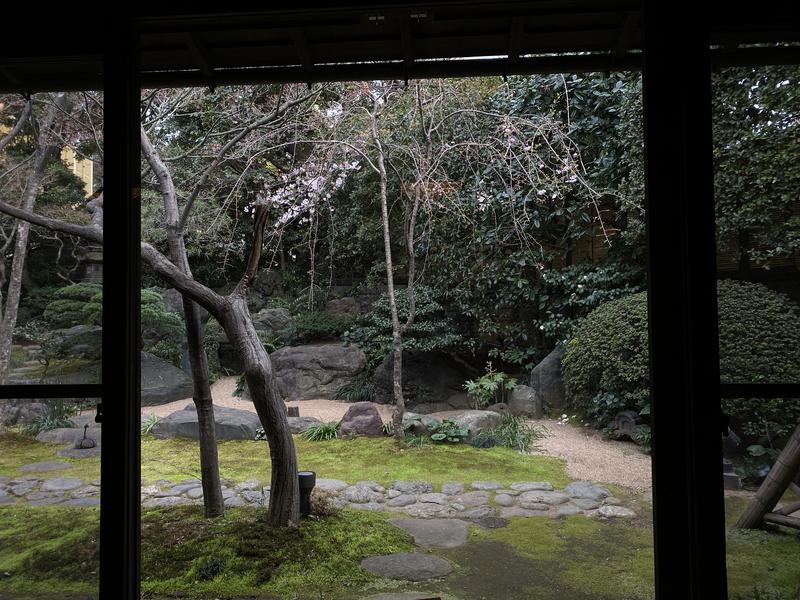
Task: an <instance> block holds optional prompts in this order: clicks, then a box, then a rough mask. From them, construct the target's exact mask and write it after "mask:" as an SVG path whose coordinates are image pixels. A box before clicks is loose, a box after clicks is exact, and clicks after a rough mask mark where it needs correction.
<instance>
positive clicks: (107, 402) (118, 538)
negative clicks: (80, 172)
mask: <svg viewBox="0 0 800 600" xmlns="http://www.w3.org/2000/svg"><path fill="white" fill-rule="evenodd" d="M106 25H107V27H106V35H107V38H106V44H105V52H106V54H105V61H104V72H103V73H104V77H103V78H104V113H105V122H104V127H103V136H104V160H103V167H104V173H103V178H104V182H103V185H104V198H105V201H104V215H103V216H104V219H103V221H104V224H103V228H104V231H105V236H104V237H105V243H104V246H103V259H104V262H105V264H106V265H107V267H108V268H106V269H104V273H103V276H104V278H103V444H102V460H101V476H102V482H103V484H102V485H103V487H102V503H101V506H100V524H101V529H100V549H101V559H100V598H101V599H102V600H112V599H113V600H139V599H140V597H141V595H140V586H139V536H140V531H139V529H140V500H139V498H140V486H141V483H140V481H141V456H140V448H139V431H140V426H139V420H140V412H141V407H140V379H139V377H140V371H141V366H140V360H139V332H140V315H139V304H140V299H139V289H140V287H141V286H140V275H141V274H140V262H141V261H140V256H139V247H140V240H141V235H140V216H139V187H140V184H139V178H140V170H141V166H140V164H141V163H140V156H139V95H140V90H139V77H138V73H139V69H138V58H139V56H138V37H137V36H136V35H135V34H134V33H133V32H132V31H131V28H130V20H129V18H128V16H127V15H126V14H125V11H123V12H122V14H119V13H118V12H117V13H115V15H114V16H113V17H111V18H109V20H108V21H107V23H106Z"/></svg>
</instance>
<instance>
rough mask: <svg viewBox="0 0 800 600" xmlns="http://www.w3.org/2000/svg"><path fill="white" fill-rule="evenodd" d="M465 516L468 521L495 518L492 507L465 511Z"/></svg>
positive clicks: (480, 507)
mask: <svg viewBox="0 0 800 600" xmlns="http://www.w3.org/2000/svg"><path fill="white" fill-rule="evenodd" d="M463 515H464V516H465V517H466V518H467V519H482V518H484V517H493V516H494V509H493V508H492V507H491V506H479V507H477V508H470V509H469V510H465V511H464V513H463Z"/></svg>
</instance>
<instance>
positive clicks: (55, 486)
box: [40, 477, 83, 492]
mask: <svg viewBox="0 0 800 600" xmlns="http://www.w3.org/2000/svg"><path fill="white" fill-rule="evenodd" d="M82 485H83V480H82V479H78V478H77V477H54V478H53V479H48V480H47V481H45V482H44V483H43V484H42V487H41V488H40V489H41V490H42V491H43V492H66V491H67V490H74V489H75V488H79V487H81V486H82Z"/></svg>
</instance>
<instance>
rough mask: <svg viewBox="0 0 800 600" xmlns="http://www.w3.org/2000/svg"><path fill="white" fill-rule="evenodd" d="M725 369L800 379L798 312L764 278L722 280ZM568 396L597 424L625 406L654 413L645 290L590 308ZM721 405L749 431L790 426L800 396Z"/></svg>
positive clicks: (571, 365)
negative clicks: (763, 280)
mask: <svg viewBox="0 0 800 600" xmlns="http://www.w3.org/2000/svg"><path fill="white" fill-rule="evenodd" d="M718 306H719V328H720V371H721V380H722V382H726V383H757V382H773V383H787V382H797V381H800V313H798V309H797V307H795V306H794V305H793V304H792V303H791V302H790V300H789V299H788V298H786V297H785V296H783V295H782V294H779V293H777V292H773V291H772V290H770V289H768V288H766V287H765V286H763V285H760V284H755V283H747V282H740V281H731V280H723V281H720V282H719V284H718ZM563 375H564V387H565V392H566V397H567V400H568V401H569V402H570V403H571V404H572V406H573V407H574V408H575V409H577V410H578V411H580V412H581V413H582V414H583V416H584V417H585V418H587V419H588V420H590V421H591V422H592V423H593V424H595V425H596V426H598V427H604V426H606V425H608V424H609V423H610V421H611V420H612V419H613V418H614V416H615V415H616V414H617V413H618V412H619V411H621V410H636V411H638V412H639V413H640V414H642V415H645V416H646V415H648V414H649V412H650V383H649V367H648V334H647V295H646V293H644V292H642V293H639V294H633V295H631V296H628V297H626V298H621V299H619V300H613V301H611V302H607V303H606V304H603V305H602V306H600V307H598V308H597V309H595V310H594V311H592V312H591V313H590V314H589V315H588V317H587V318H586V320H585V321H584V323H583V324H582V325H581V327H579V328H578V330H577V332H576V334H575V336H574V338H573V339H572V340H570V342H569V343H568V345H567V352H566V354H565V356H564V360H563ZM722 405H723V410H724V411H725V412H727V413H728V414H730V415H731V417H732V419H733V422H734V425H735V426H736V427H737V429H738V430H739V431H740V432H741V433H743V434H745V435H746V436H749V437H760V436H765V437H767V438H768V439H769V440H774V439H776V438H780V437H783V436H785V435H788V434H789V433H791V431H792V429H793V428H794V426H795V424H796V423H797V422H798V420H800V399H767V400H764V399H741V398H740V399H724V400H723V402H722Z"/></svg>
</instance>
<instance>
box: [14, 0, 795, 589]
mask: <svg viewBox="0 0 800 600" xmlns="http://www.w3.org/2000/svg"><path fill="white" fill-rule="evenodd" d="M657 4H660V5H661V6H657ZM678 4H679V6H677V7H675V6H671V5H670V4H668V3H649V2H645V3H644V10H643V12H642V28H643V53H642V58H643V60H642V61H641V65H639V64H635V63H638V62H639V61H634V62H631V61H626V62H624V63H622V64H620V65H619V67H620V68H622V67H624V68H627V69H631V68H637V67H638V66H641V68H642V71H643V86H644V94H643V103H644V124H645V147H646V159H645V167H646V179H647V190H646V205H647V211H646V218H647V250H648V292H649V294H648V295H649V299H648V302H649V311H650V356H651V376H652V396H653V402H652V404H653V414H652V421H653V500H654V528H653V530H654V537H655V574H656V594H657V597H658V598H659V599H660V600H667V599H672V598H687V599H688V598H692V599H697V600H700V599H703V600H706V599H723V598H726V597H727V592H726V569H725V538H724V503H723V494H722V485H721V469H720V460H721V445H720V438H719V421H720V419H719V416H720V415H719V412H720V411H719V404H718V403H715V402H709V398H720V397H742V396H746V397H763V398H767V397H787V396H800V385H794V384H726V385H720V382H719V348H718V337H717V335H718V332H717V307H716V265H715V244H714V207H713V172H712V161H711V108H710V105H711V102H710V100H711V97H710V74H711V61H712V56H713V53H712V51H711V50H710V48H709V42H708V37H707V30H706V29H705V28H704V27H703V24H702V22H698V21H697V19H696V17H693V18H692V19H693V20H692V21H689V20H687V19H685V14H686V13H685V12H684V10H683V8H685V7H684V6H680V5H681V3H678ZM107 25H108V26H107V28H106V30H105V48H106V51H105V54H104V60H103V63H104V68H103V70H104V73H105V74H106V75H105V77H104V78H103V82H104V85H103V89H104V94H105V106H106V109H105V125H104V139H105V142H104V143H105V155H106V157H107V158H106V162H105V165H104V167H105V172H104V189H105V197H106V198H107V199H108V202H107V203H106V206H105V229H106V232H112V233H113V235H106V242H105V244H104V260H105V262H106V263H107V264H113V265H114V268H113V269H106V270H105V272H104V281H103V289H104V295H103V303H104V315H106V318H105V321H104V327H103V349H104V352H103V359H102V362H103V365H102V366H103V370H102V373H103V383H102V384H99V385H30V386H28V385H25V386H21V385H9V386H0V398H25V397H28V398H58V397H87V398H98V397H99V398H102V404H101V410H100V411H99V413H100V415H101V419H102V422H103V430H104V431H103V445H102V466H101V473H102V503H101V511H100V519H101V568H100V594H101V598H103V599H110V598H114V599H121V600H138V599H139V597H140V591H139V576H140V556H139V543H140V500H139V498H140V492H139V487H140V474H141V465H140V461H141V457H140V450H139V414H140V379H139V378H140V364H139V348H138V334H139V308H140V307H139V288H140V278H141V265H140V257H139V243H140V233H141V232H140V213H139V192H140V154H139V134H138V131H139V96H140V69H139V63H138V61H139V51H138V40H139V34H138V31H137V30H136V28H135V27H134V26H133V25H132V21H131V22H127V21H125V19H124V18H121V19H119V20H117V21H115V22H113V23H109V24H107ZM676 32H680V35H677V36H676ZM770 56H771V55H770V54H769V53H761V52H759V51H758V50H754V51H751V52H749V53H748V52H745V53H743V54H742V57H743V58H742V60H743V61H744V62H743V64H744V63H746V64H754V65H755V64H769V63H770ZM772 56H777V55H772ZM777 60H781V61H783V60H785V59H784V58H778V59H777ZM726 61H728V62H726ZM772 62H776V60H773V61H772ZM715 63H716V64H731V63H733V64H735V63H736V60H735V59H734V60H732V61H731V59H730V58H729V57H726V56H723V57H722V58H721V59H720V60H718V61H716V60H715ZM596 68H597V64H596V63H595V62H594V61H593V59H591V58H589V59H587V58H586V57H581V56H573V57H547V58H546V59H544V60H543V61H538V62H537V61H525V60H519V59H518V60H516V61H515V62H514V64H513V65H511V64H508V63H506V62H503V61H497V62H496V63H495V64H493V65H488V64H487V63H486V62H483V61H482V62H481V63H480V64H477V63H476V64H474V65H472V66H471V65H470V63H469V61H457V62H451V63H449V64H448V63H436V64H434V63H429V64H428V65H426V66H423V67H421V69H422V70H418V71H413V70H411V71H410V70H408V69H406V68H404V69H403V70H400V71H396V69H397V67H386V66H383V67H377V66H376V68H375V69H373V70H370V69H369V68H366V67H358V68H356V69H353V68H352V67H351V68H350V71H348V70H347V69H344V70H342V71H340V72H338V73H337V72H335V71H331V73H330V74H329V75H323V73H326V71H317V72H316V73H315V77H316V78H319V77H322V78H326V79H329V80H337V79H351V78H373V77H390V76H393V77H396V76H402V75H405V76H409V77H420V76H425V75H428V76H467V75H486V74H498V75H505V74H510V73H526V72H537V71H538V72H541V71H547V70H551V71H552V70H559V71H570V70H572V69H575V70H590V69H596ZM395 71H396V72H395ZM295 76H296V77H297V80H300V81H305V80H306V79H308V78H311V77H309V76H308V74H307V73H301V74H296V75H295ZM301 76H302V77H301ZM248 77H251V78H250V79H248ZM248 77H245V78H244V79H243V80H242V82H244V81H245V80H248V81H250V82H256V81H259V80H260V81H264V80H266V79H268V78H269V74H268V73H266V72H262V73H258V72H255V71H252V72H250V73H249V74H248ZM315 80H318V79H315ZM678 80H680V81H681V85H675V83H676V81H678ZM165 81H166V79H165ZM185 83H186V84H189V82H188V81H187V82H185ZM111 315H113V318H112V317H111Z"/></svg>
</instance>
